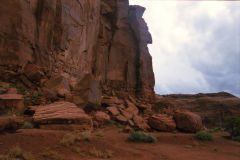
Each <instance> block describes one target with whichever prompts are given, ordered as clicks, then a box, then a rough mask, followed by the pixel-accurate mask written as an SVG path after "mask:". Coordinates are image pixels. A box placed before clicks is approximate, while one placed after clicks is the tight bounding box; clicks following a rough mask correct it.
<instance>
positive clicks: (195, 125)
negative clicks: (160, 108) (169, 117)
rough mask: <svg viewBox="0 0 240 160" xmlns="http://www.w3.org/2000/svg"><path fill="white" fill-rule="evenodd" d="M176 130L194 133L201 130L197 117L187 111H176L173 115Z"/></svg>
mask: <svg viewBox="0 0 240 160" xmlns="http://www.w3.org/2000/svg"><path fill="white" fill-rule="evenodd" d="M174 119H175V121H176V125H177V128H178V129H179V130H181V131H185V132H192V133H195V132H197V131H200V130H201V129H203V125H202V119H201V117H200V116H199V115H197V114H195V113H192V112H189V111H176V112H175V114H174Z"/></svg>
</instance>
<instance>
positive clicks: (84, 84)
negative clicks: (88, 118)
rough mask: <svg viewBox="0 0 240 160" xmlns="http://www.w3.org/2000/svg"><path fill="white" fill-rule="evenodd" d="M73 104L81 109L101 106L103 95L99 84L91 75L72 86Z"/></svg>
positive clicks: (85, 76)
mask: <svg viewBox="0 0 240 160" xmlns="http://www.w3.org/2000/svg"><path fill="white" fill-rule="evenodd" d="M72 87H73V88H72V102H73V103H75V104H76V105H77V106H79V107H81V108H85V107H86V108H87V107H89V108H92V107H94V106H100V104H101V100H102V93H101V90H100V86H99V83H98V82H97V81H96V80H95V78H94V77H93V76H92V75H90V74H86V75H84V76H83V77H82V78H81V79H80V80H79V81H78V82H77V83H75V84H74V85H73V86H72Z"/></svg>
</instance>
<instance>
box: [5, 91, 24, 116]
mask: <svg viewBox="0 0 240 160" xmlns="http://www.w3.org/2000/svg"><path fill="white" fill-rule="evenodd" d="M24 110H25V107H24V100H23V96H22V95H20V94H2V95H0V114H1V113H6V112H13V113H23V112H24Z"/></svg>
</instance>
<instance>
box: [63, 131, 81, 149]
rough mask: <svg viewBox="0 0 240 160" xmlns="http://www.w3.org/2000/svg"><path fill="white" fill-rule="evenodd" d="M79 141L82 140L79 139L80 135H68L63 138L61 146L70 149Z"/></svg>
mask: <svg viewBox="0 0 240 160" xmlns="http://www.w3.org/2000/svg"><path fill="white" fill-rule="evenodd" d="M79 140H80V138H79V136H78V135H76V134H72V133H68V134H66V135H64V136H63V138H62V140H61V141H60V144H61V145H63V146H65V147H68V146H70V145H72V144H74V143H76V142H77V141H79Z"/></svg>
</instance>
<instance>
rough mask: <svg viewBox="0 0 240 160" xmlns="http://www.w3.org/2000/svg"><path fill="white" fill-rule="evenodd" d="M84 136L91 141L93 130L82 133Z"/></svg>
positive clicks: (84, 138)
mask: <svg viewBox="0 0 240 160" xmlns="http://www.w3.org/2000/svg"><path fill="white" fill-rule="evenodd" d="M82 138H83V140H85V141H90V140H91V131H85V132H83V133H82Z"/></svg>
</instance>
